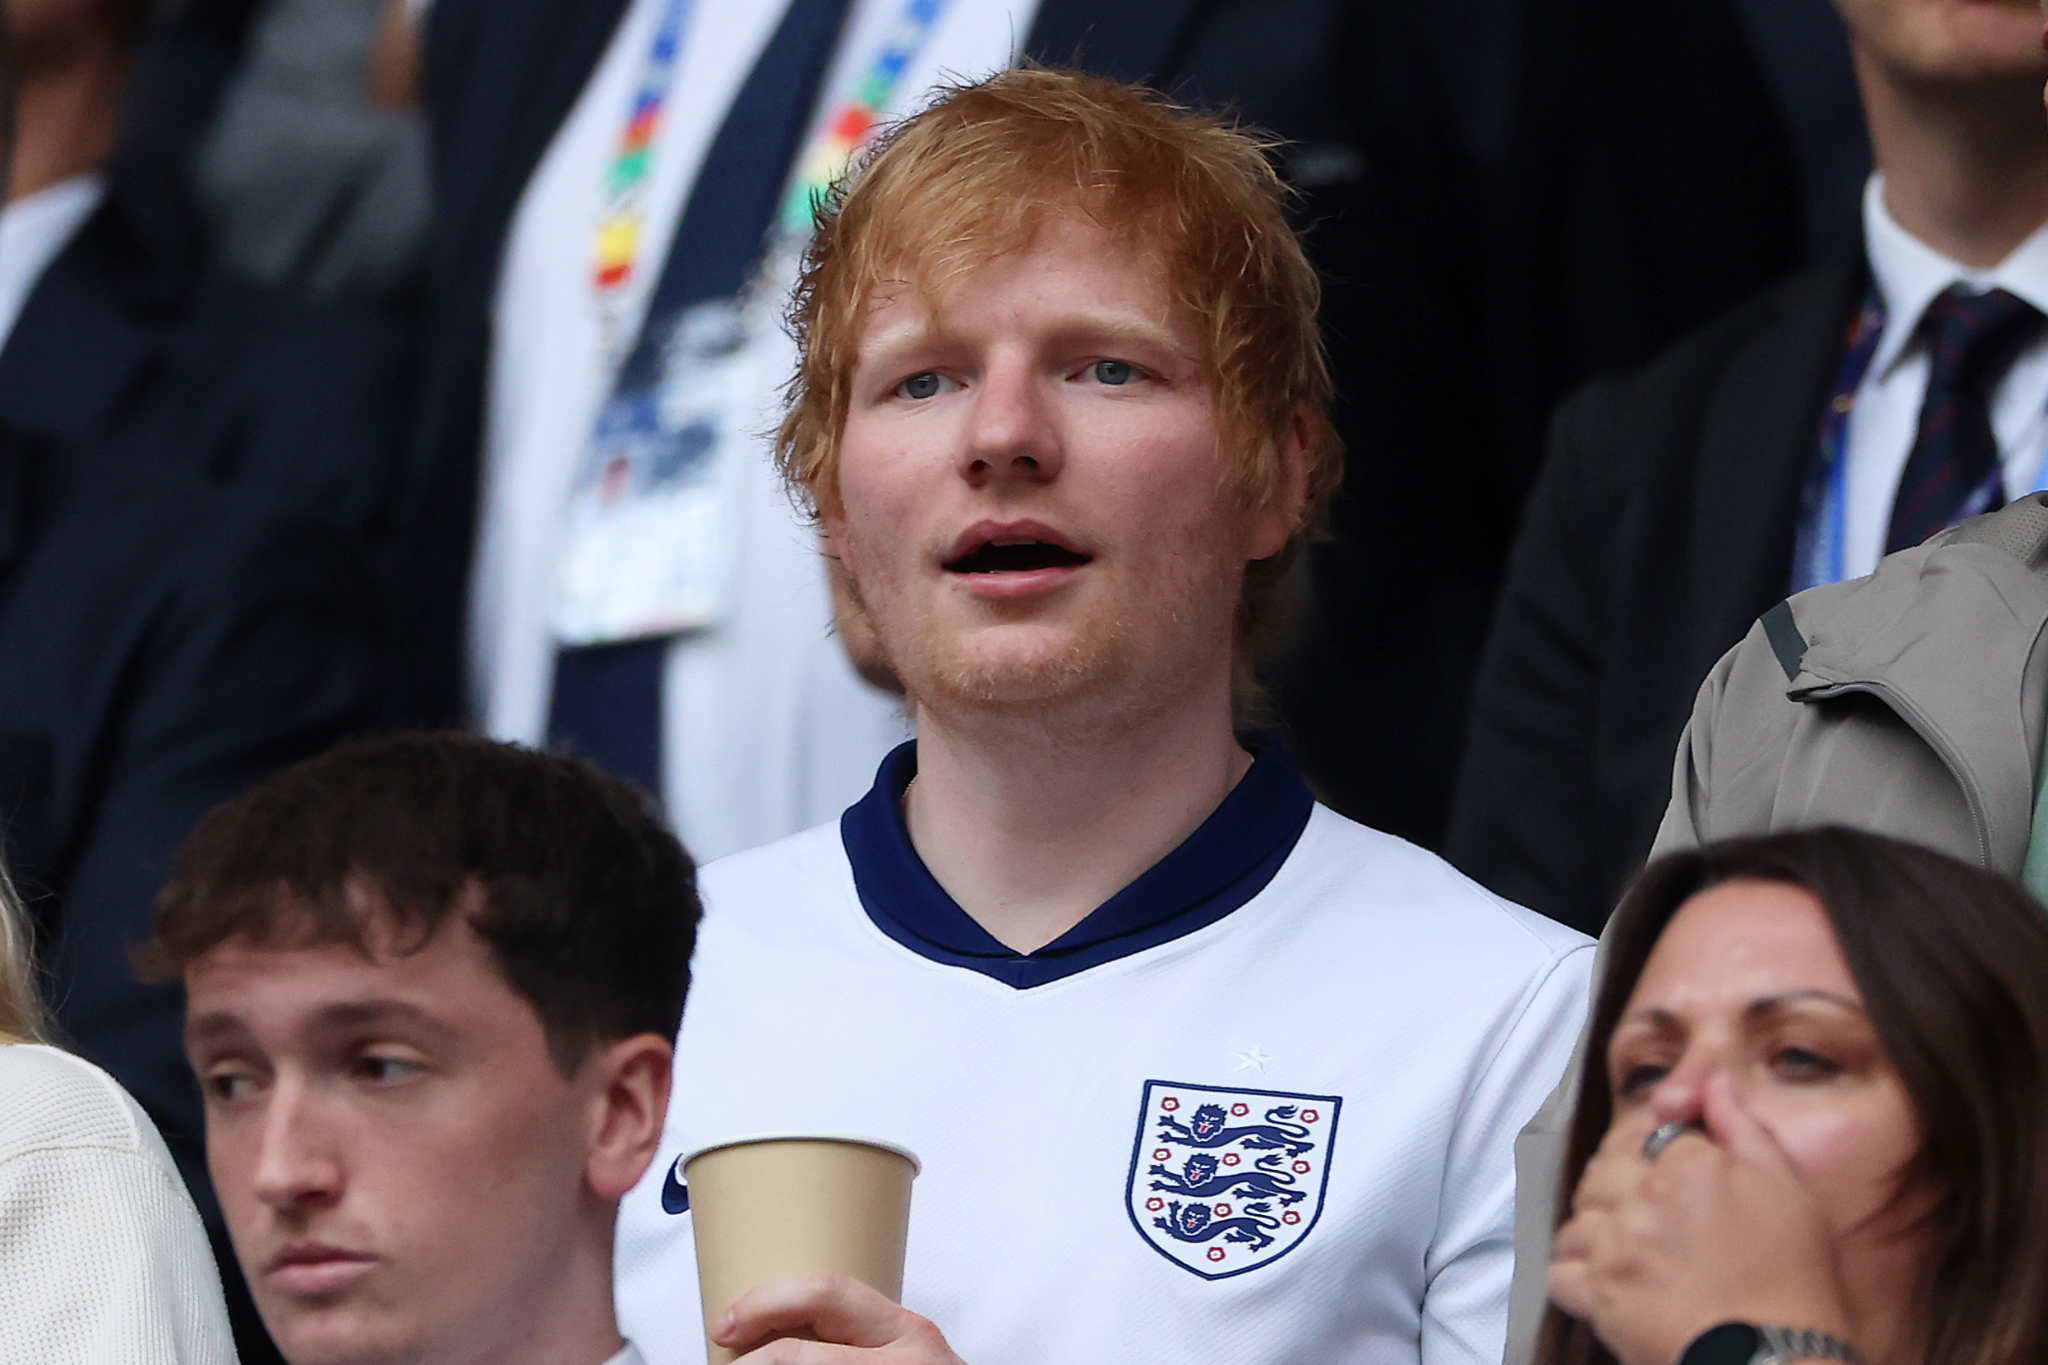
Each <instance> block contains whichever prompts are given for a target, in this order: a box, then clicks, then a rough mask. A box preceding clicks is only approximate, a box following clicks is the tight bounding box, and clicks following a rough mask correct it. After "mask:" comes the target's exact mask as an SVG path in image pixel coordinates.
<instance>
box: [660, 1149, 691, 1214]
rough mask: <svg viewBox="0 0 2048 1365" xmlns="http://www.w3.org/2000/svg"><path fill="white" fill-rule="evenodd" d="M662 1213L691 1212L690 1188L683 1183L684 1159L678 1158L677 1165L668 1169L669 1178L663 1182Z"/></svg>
mask: <svg viewBox="0 0 2048 1365" xmlns="http://www.w3.org/2000/svg"><path fill="white" fill-rule="evenodd" d="M661 1211H662V1212H663V1213H688V1212H689V1211H690V1187H689V1186H688V1185H686V1184H684V1183H683V1159H682V1158H681V1157H677V1158H676V1161H675V1165H673V1166H671V1167H669V1168H668V1176H667V1177H666V1178H665V1179H664V1180H663V1181H662V1182H661Z"/></svg>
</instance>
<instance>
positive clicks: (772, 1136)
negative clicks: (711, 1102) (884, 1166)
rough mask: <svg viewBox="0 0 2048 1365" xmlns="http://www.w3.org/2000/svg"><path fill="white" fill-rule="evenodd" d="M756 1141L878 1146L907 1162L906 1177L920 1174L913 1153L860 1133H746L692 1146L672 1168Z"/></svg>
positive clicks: (682, 1167)
mask: <svg viewBox="0 0 2048 1365" xmlns="http://www.w3.org/2000/svg"><path fill="white" fill-rule="evenodd" d="M760 1142H844V1143H848V1144H851V1145H852V1146H855V1147H879V1148H880V1149H881V1150H883V1151H885V1152H891V1153H894V1154H895V1155H897V1156H900V1157H902V1158H903V1159H904V1160H905V1161H907V1162H909V1163H910V1175H911V1178H912V1179H913V1180H914V1179H916V1178H917V1177H918V1176H919V1175H920V1174H922V1173H923V1171H924V1163H923V1162H922V1161H919V1160H918V1159H917V1153H916V1152H913V1151H911V1150H910V1149H909V1148H908V1147H905V1146H903V1145H902V1144H901V1143H897V1142H889V1141H887V1140H885V1139H883V1138H877V1137H867V1136H865V1135H863V1134H860V1133H819V1132H788V1133H747V1134H744V1135H742V1136H740V1137H729V1138H720V1139H719V1140H718V1141H716V1142H707V1143H705V1144H704V1145H703V1146H701V1147H692V1148H690V1149H689V1150H687V1151H685V1152H684V1153H683V1154H682V1155H681V1156H679V1157H677V1158H676V1161H675V1166H674V1168H673V1169H674V1170H676V1171H677V1172H679V1173H682V1172H686V1171H687V1168H688V1167H689V1164H690V1163H691V1162H693V1161H695V1160H696V1159H697V1158H698V1157H700V1156H704V1155H707V1154H708V1153H711V1152H719V1151H724V1150H725V1149H726V1148H727V1147H751V1146H753V1145H754V1144H756V1143H760Z"/></svg>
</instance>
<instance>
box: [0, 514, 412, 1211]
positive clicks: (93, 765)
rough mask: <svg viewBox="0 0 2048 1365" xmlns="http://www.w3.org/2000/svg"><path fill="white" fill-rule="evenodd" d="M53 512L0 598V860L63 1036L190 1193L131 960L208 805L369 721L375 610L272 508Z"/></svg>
mask: <svg viewBox="0 0 2048 1365" xmlns="http://www.w3.org/2000/svg"><path fill="white" fill-rule="evenodd" d="M68 501H70V502H71V503H72V505H71V506H69V507H67V508H64V509H61V510H60V511H59V512H58V513H57V514H56V515H55V516H53V517H51V518H50V519H49V521H48V524H47V525H46V526H44V527H43V528H42V529H41V530H40V532H39V533H37V534H36V535H35V536H34V541H33V543H32V544H31V545H29V546H27V547H26V549H25V552H24V553H23V555H22V558H21V561H20V562H19V564H18V565H16V566H15V568H14V570H13V572H12V574H11V575H10V579H9V582H8V586H7V588H6V590H5V596H4V607H0V715H4V719H0V726H4V727H5V734H4V736H0V781H4V782H5V785H6V786H7V787H8V788H10V789H11V791H10V793H9V795H10V797H11V801H10V805H11V807H12V809H13V810H14V811H15V812H16V813H17V814H18V816H19V818H18V819H17V820H16V821H15V822H14V823H13V824H12V825H11V826H10V828H9V831H8V835H9V840H8V842H9V848H10V853H11V855H12V856H13V858H14V860H15V862H16V864H17V867H18V868H19V871H20V874H21V881H22V884H23V889H24V892H25V893H26V894H27V895H28V896H29V897H30V899H31V904H32V907H33V908H34V910H35V912H36V915H37V918H38V920H39V924H40V927H41V931H42V937H43V941H44V944H45V956H46V961H47V964H48V968H49V986H50V988H51V998H52V1001H53V1003H54V1004H55V1006H56V1010H57V1016H58V1022H59V1024H60V1027H62V1029H63V1030H64V1031H65V1033H66V1034H67V1035H68V1036H69V1038H70V1039H71V1041H73V1042H74V1043H75V1045H76V1046H77V1047H78V1048H79V1049H80V1050H81V1051H82V1052H84V1053H85V1054H86V1055H87V1056H89V1057H91V1058H92V1059H93V1060H95V1061H97V1062H99V1063H100V1064H101V1065H103V1066H105V1067H106V1068H107V1069H108V1070H109V1071H111V1072H112V1073H113V1074H114V1075H115V1076H116V1077H118V1078H119V1079H120V1080H121V1081H122V1083H123V1084H124V1085H126V1086H128V1088H129V1089H130V1090H131V1091H133V1092H134V1094H135V1095H136V1098H137V1099H138V1100H140V1101H141V1102H142V1103H143V1105H144V1106H145V1107H146V1108H147V1109H148V1110H149V1111H150V1112H151V1115H152V1117H154V1118H155V1119H156V1120H157V1122H158V1123H159V1124H160V1125H161V1126H162V1127H163V1128H164V1130H165V1135H166V1137H167V1139H169V1140H171V1142H172V1146H173V1150H174V1151H175V1152H176V1153H177V1154H178V1155H179V1157H180V1159H181V1163H183V1164H186V1165H187V1167H188V1172H187V1173H188V1176H191V1175H199V1176H200V1177H201V1179H200V1181H198V1182H195V1189H200V1190H203V1188H204V1186H203V1173H202V1172H200V1171H199V1170H198V1169H197V1162H198V1152H199V1140H200V1134H201V1126H200V1114H199V1105H198V1092H197V1088H196V1086H195V1084H194V1082H193V1079H192V1077H191V1074H190V1071H189V1069H188V1068H187V1067H186V1065H185V1061H184V1053H183V1045H182V1010H183V999H182V993H181V992H180V991H179V990H178V989H177V988H176V987H174V986H144V985H142V984H140V983H139V982H138V981H137V979H136V977H135V975H134V972H133V970H132V968H131V965H130V961H129V956H128V954H129V949H130V947H131V945H133V944H136V943H139V942H141V941H143V940H145V939H146V938H147V937H148V935H149V932H150V918H151V912H152V908H153V903H154V899H155V896H156V892H157V889H158V887H159V886H160V885H161V884H162V881H163V878H164V876H165V874H166V873H167V871H168V869H169V866H170V862H171V857H172V853H173V850H174V849H175V848H176V846H177V844H178V842H179V841H180V840H181V839H183V838H184V836H185V835H186V834H187V833H188V832H190V830H191V828H192V827H193V825H194V824H195V823H197V821H198V820H199V818H200V817H201V816H202V815H203V814H205V813H206V811H208V810H209V809H211V808H212V807H213V806H215V805H217V804H219V803H220V802H222V801H224V800H226V799H227V798H229V797H231V796H234V795H236V794H237V793H239V792H241V791H242V790H244V789H245V788H246V787H248V786H249V785H251V784H252V783H253V782H255V781H256V780H258V779H259V778H261V777H262V776H264V775H265V774H267V773H269V772H272V771H274V770H275V769H276V768H278V767H279V766H281V765H283V764H287V763H290V762H293V761H295V760H297V759H300V758H304V757H307V756H309V755H311V754H314V753H317V752H319V751H320V750H322V749H324V748H325V747H327V746H328V745H329V744H330V743H332V742H333V741H334V740H335V739H337V738H339V737H341V736H342V735H344V734H347V733H349V732H351V731H355V730H360V729H362V728H364V727H366V726H371V725H374V724H376V723H377V722H378V721H379V719H380V716H381V713H382V693H381V690H380V689H381V684H380V681H379V676H380V675H379V664H380V660H381V654H382V649H383V642H382V632H381V625H380V621H381V599H380V597H379V594H378V590H377V588H376V585H375V580H374V576H373V574H372V571H371V569H370V567H369V565H368V564H367V563H366V562H365V560H364V557H363V553H362V551H361V550H360V549H359V548H358V547H357V545H356V543H355V542H354V541H353V540H352V539H351V538H350V537H348V536H347V535H346V534H345V533H344V532H342V531H340V530H338V529H336V528H334V527H332V526H330V525H329V524H327V523H325V522H323V521H320V520H317V519H314V518H313V517H311V516H309V515H302V514H286V513H282V512H279V511H278V510H276V508H275V505H274V504H273V503H271V502H270V501H269V500H268V499H263V498H259V497H257V496H254V495H249V494H242V493H231V492H225V491H217V490H199V489H193V488H190V487H189V486H182V485H181V486H179V487H176V488H163V489H154V490H149V491H142V490H137V491H135V492H133V493H131V494H115V495H112V496H110V497H106V498H98V497H78V498H74V499H70V500H68ZM10 768H11V770H12V771H4V770H6V769H10Z"/></svg>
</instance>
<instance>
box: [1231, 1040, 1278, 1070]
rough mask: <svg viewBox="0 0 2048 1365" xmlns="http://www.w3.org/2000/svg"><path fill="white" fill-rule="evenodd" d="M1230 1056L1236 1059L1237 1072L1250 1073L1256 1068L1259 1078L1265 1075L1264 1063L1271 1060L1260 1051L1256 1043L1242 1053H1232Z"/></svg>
mask: <svg viewBox="0 0 2048 1365" xmlns="http://www.w3.org/2000/svg"><path fill="white" fill-rule="evenodd" d="M1230 1055H1231V1056H1233V1057H1235V1058H1237V1069H1238V1070H1239V1071H1250V1070H1252V1069H1253V1068H1257V1070H1258V1072H1259V1074H1260V1075H1261V1076H1263V1075H1265V1074H1266V1063H1267V1062H1270V1061H1272V1060H1273V1059H1272V1058H1271V1057H1269V1056H1267V1055H1266V1054H1265V1053H1264V1052H1262V1051H1260V1049H1259V1045H1258V1044H1257V1043H1253V1044H1252V1045H1251V1047H1250V1048H1248V1049H1247V1050H1245V1051H1243V1052H1233V1053H1231V1054H1230Z"/></svg>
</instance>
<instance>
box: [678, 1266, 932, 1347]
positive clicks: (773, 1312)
mask: <svg viewBox="0 0 2048 1365" xmlns="http://www.w3.org/2000/svg"><path fill="white" fill-rule="evenodd" d="M795 1333H805V1334H808V1335H810V1336H814V1337H817V1338H818V1340H816V1341H798V1340H794V1339H791V1337H792V1334H795ZM711 1335H712V1338H713V1339H714V1340H716V1341H717V1342H718V1344H719V1345H721V1346H724V1347H727V1348H729V1349H732V1350H748V1348H750V1347H751V1348H754V1349H752V1350H750V1351H748V1354H747V1355H745V1356H742V1357H741V1358H740V1360H739V1361H738V1362H737V1365H964V1362H963V1361H962V1360H961V1359H960V1357H958V1356H956V1355H954V1354H953V1351H952V1348H951V1347H949V1346H947V1345H946V1338H945V1337H944V1336H943V1335H942V1334H941V1333H940V1332H939V1329H938V1328H937V1327H935V1326H933V1325H932V1323H931V1321H930V1319H928V1318H921V1317H919V1316H918V1315H917V1314H915V1313H913V1312H911V1311H910V1310H909V1309H907V1308H904V1307H903V1306H901V1305H900V1304H898V1303H896V1302H895V1301H894V1300H892V1299H890V1298H888V1297H887V1296H886V1295H884V1294H881V1293H879V1292H877V1291H876V1290H874V1289H871V1288H869V1287H868V1286H867V1285H864V1284H862V1283H861V1282H860V1281H859V1280H856V1279H853V1278H852V1277H851V1276H847V1275H833V1274H826V1273H823V1272H820V1273H818V1274H814V1275H794V1276H791V1277H790V1278H789V1279H786V1280H777V1281H776V1282H775V1283H774V1284H770V1285H764V1286H762V1287H761V1288H759V1289H756V1290H754V1291H752V1292H751V1293H747V1294H743V1295H741V1296H740V1299H739V1302H737V1303H735V1304H734V1305H733V1306H732V1307H731V1308H729V1309H727V1310H726V1311H725V1313H724V1315H723V1316H721V1317H720V1318H719V1320H718V1322H717V1323H716V1324H715V1325H714V1326H713V1328H712V1332H711ZM778 1338H780V1339H778ZM764 1342H765V1343H767V1344H766V1345H763V1344H762V1343H764Z"/></svg>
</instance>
